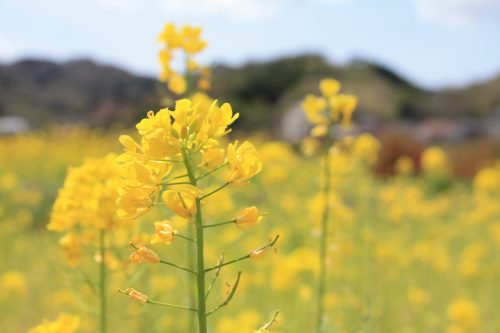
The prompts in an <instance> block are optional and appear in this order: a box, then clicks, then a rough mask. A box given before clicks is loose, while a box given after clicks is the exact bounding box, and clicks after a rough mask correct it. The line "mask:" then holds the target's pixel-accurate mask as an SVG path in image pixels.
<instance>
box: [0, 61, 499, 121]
mask: <svg viewBox="0 0 500 333" xmlns="http://www.w3.org/2000/svg"><path fill="white" fill-rule="evenodd" d="M213 72H214V78H213V79H214V82H213V92H212V93H213V95H214V96H217V98H218V99H219V100H221V101H229V102H231V103H232V104H233V108H234V109H235V110H236V111H238V112H240V113H241V120H240V121H238V126H239V128H240V129H243V130H262V129H264V130H271V131H273V130H275V129H276V128H277V126H278V124H279V123H280V121H281V119H282V117H283V115H284V114H285V113H286V112H288V111H289V110H290V109H291V108H293V107H294V106H295V107H296V105H297V103H298V102H299V101H300V99H301V98H302V97H303V96H304V95H305V94H306V93H309V92H315V91H316V90H317V83H318V80H319V79H320V78H323V77H327V76H331V77H335V78H338V79H339V80H340V81H341V82H342V83H343V86H344V90H345V91H347V92H350V93H354V94H356V95H358V96H359V99H360V108H359V110H358V112H357V117H358V118H359V119H370V120H374V121H378V122H391V121H395V120H400V119H413V120H419V119H425V118H429V117H436V116H438V117H445V118H456V117H482V116H486V115H488V114H490V113H491V112H493V111H494V110H496V109H499V108H500V76H499V77H496V78H494V79H492V80H489V81H486V82H482V83H479V84H476V85H473V86H470V87H466V88H463V89H445V90H441V91H428V90H425V89H422V88H419V87H417V86H415V85H414V84H413V83H411V82H409V81H408V80H406V79H405V78H403V77H401V76H399V75H398V74H397V73H395V72H394V71H392V70H390V69H389V68H386V67H384V66H381V65H378V64H374V63H370V62H366V61H353V62H351V63H349V64H347V65H344V66H336V65H332V64H330V63H328V62H327V61H326V60H325V59H324V58H322V57H320V56H317V55H303V56H296V57H289V58H281V59H277V60H272V61H266V62H255V63H248V64H246V65H243V66H241V67H228V66H223V65H220V66H216V67H215V68H214V71H213ZM162 96H165V90H164V88H163V87H162V86H161V84H159V83H158V82H157V81H156V80H155V79H153V78H147V77H140V76H135V75H132V74H130V73H127V72H126V71H123V70H121V69H118V68H115V67H111V66H104V65H100V64H96V63H94V62H92V61H89V60H76V61H71V62H67V63H54V62H50V61H44V60H34V59H33V60H23V61H19V62H17V63H14V64H11V65H0V116H20V117H23V118H25V119H26V120H27V121H28V122H29V124H30V125H31V126H32V127H37V126H40V125H42V124H44V123H46V122H54V121H57V122H77V121H84V122H88V123H89V124H91V125H92V126H108V125H110V124H113V123H116V122H121V123H123V124H125V125H131V124H133V122H134V121H136V120H137V119H139V118H140V117H142V116H143V115H144V113H145V111H147V110H149V109H153V110H154V109H157V108H159V107H160V100H161V98H162Z"/></svg>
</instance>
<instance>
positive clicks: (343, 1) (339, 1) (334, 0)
mask: <svg viewBox="0 0 500 333" xmlns="http://www.w3.org/2000/svg"><path fill="white" fill-rule="evenodd" d="M318 2H319V3H323V4H327V5H351V4H353V3H354V2H355V0H318Z"/></svg>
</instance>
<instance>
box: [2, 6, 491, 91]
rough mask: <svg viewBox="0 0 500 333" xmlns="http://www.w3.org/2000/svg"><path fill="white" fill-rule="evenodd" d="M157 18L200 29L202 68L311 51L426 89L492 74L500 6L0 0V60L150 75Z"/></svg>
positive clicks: (161, 22)
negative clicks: (91, 63)
mask: <svg viewBox="0 0 500 333" xmlns="http://www.w3.org/2000/svg"><path fill="white" fill-rule="evenodd" d="M166 22H174V23H177V24H191V25H199V26H201V27H203V29H204V31H203V34H204V36H205V38H206V39H207V40H208V41H209V47H208V48H207V49H206V51H204V52H203V54H202V55H200V57H199V58H198V59H199V60H200V61H201V62H203V63H206V64H214V63H223V64H229V65H239V64H242V63H246V62H249V61H259V60H267V59H274V58H277V57H280V56H287V55H297V54H302V53H306V52H307V53H311V52H314V53H319V54H322V55H324V56H325V57H326V58H327V59H328V60H329V61H330V62H332V63H334V64H341V63H345V62H348V61H350V60H352V59H365V60H370V61H376V62H378V63H380V64H383V65H385V66H388V67H389V68H391V69H393V70H395V71H397V72H398V73H399V74H400V75H403V76H404V77H406V78H408V79H409V80H412V81H413V82H415V83H416V84H418V85H420V86H422V87H425V88H430V89H437V88H441V87H450V86H453V87H457V86H464V85H467V84H471V83H474V82H479V81H482V80H485V79H488V78H491V77H493V76H495V75H498V74H500V0H85V1H68V0H43V1H41V0H0V62H6V63H9V62H13V61H16V60H18V59H22V58H28V57H30V58H31V57H40V58H47V59H51V60H57V61H67V60H71V59H74V58H82V57H88V58H91V59H93V60H95V61H97V62H99V63H104V64H112V65H117V66H120V67H123V68H125V69H127V70H129V71H131V72H133V73H136V74H142V75H150V76H155V75H157V72H158V69H159V65H158V64H157V57H156V54H157V51H158V49H159V47H160V46H159V45H158V44H157V42H156V37H157V35H158V33H159V31H160V30H161V29H162V27H163V25H164V24H165V23H166Z"/></svg>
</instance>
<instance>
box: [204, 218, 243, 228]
mask: <svg viewBox="0 0 500 333" xmlns="http://www.w3.org/2000/svg"><path fill="white" fill-rule="evenodd" d="M234 223H236V219H234V220H231V221H225V222H220V223H214V224H205V225H204V226H203V228H214V227H218V226H221V225H225V224H234Z"/></svg>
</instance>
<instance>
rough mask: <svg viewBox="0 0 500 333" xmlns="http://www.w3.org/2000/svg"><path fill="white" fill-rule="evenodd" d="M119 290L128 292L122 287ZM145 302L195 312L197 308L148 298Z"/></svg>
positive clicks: (126, 293)
mask: <svg viewBox="0 0 500 333" xmlns="http://www.w3.org/2000/svg"><path fill="white" fill-rule="evenodd" d="M118 291H119V292H121V293H122V294H125V295H128V292H127V291H126V290H123V289H118ZM146 303H149V304H155V305H161V306H167V307H169V308H174V309H182V310H188V311H192V312H197V311H198V310H197V309H195V308H192V307H189V306H184V305H176V304H170V303H163V302H158V301H152V300H150V299H149V298H148V299H147V300H146Z"/></svg>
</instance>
